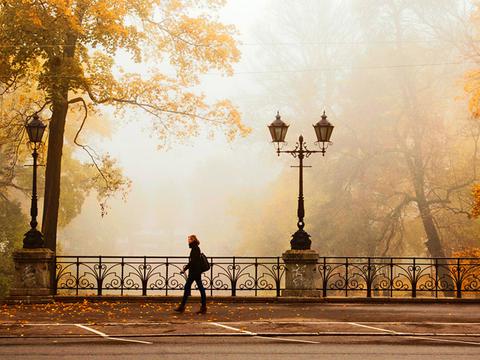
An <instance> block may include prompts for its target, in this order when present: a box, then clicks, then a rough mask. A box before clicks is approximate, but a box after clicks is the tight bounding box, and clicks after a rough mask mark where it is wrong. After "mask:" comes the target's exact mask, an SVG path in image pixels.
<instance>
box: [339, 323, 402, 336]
mask: <svg viewBox="0 0 480 360" xmlns="http://www.w3.org/2000/svg"><path fill="white" fill-rule="evenodd" d="M347 324H350V325H354V326H360V327H363V328H366V329H372V330H377V331H384V332H389V333H392V334H401V333H399V332H396V331H393V330H388V329H382V328H378V327H375V326H368V325H363V324H358V323H354V322H349V323H347Z"/></svg>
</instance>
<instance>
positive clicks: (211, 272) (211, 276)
mask: <svg viewBox="0 0 480 360" xmlns="http://www.w3.org/2000/svg"><path fill="white" fill-rule="evenodd" d="M210 296H213V257H211V258H210Z"/></svg>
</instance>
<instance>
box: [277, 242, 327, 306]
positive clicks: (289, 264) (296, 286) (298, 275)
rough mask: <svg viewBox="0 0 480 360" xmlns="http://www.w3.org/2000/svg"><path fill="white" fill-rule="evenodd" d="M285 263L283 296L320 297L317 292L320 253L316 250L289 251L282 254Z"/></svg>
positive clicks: (319, 293)
mask: <svg viewBox="0 0 480 360" xmlns="http://www.w3.org/2000/svg"><path fill="white" fill-rule="evenodd" d="M282 258H283V261H284V263H285V290H283V291H282V296H299V297H317V296H318V297H319V296H321V291H319V290H316V286H315V277H316V275H317V274H318V272H317V269H316V267H317V260H318V253H317V252H316V251H315V250H287V251H285V252H284V253H283V254H282Z"/></svg>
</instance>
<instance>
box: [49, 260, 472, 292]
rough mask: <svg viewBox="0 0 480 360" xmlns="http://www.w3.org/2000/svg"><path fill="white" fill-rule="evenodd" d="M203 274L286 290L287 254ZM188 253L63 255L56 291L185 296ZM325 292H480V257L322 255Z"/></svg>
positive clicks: (206, 280) (320, 277) (211, 280)
mask: <svg viewBox="0 0 480 360" xmlns="http://www.w3.org/2000/svg"><path fill="white" fill-rule="evenodd" d="M209 260H210V263H211V265H212V266H211V268H210V270H209V271H208V272H206V273H204V274H203V275H202V279H203V284H204V286H205V288H206V289H207V292H209V293H210V295H231V296H237V295H251V296H280V295H281V291H282V290H283V289H285V271H288V269H286V266H285V264H284V263H283V260H282V258H281V257H211V258H209ZM187 261H188V258H187V257H178V256H170V257H161V256H143V257H137V256H122V257H120V256H58V257H57V258H56V281H55V284H56V289H55V290H56V293H57V294H70V295H102V294H103V295H105V294H118V295H129V294H131V295H172V294H177V295H178V294H181V293H182V291H183V284H184V283H185V280H186V276H185V275H183V274H181V273H180V271H181V269H182V268H183V266H184V265H185V264H186V263H187ZM314 271H315V272H316V274H315V278H316V281H317V283H316V287H317V289H318V290H319V293H320V296H323V297H327V296H345V297H349V296H362V297H434V298H437V297H457V298H461V297H465V296H467V297H472V296H480V295H477V294H480V259H479V258H442V259H430V258H399V257H397V258H393V257H388V258H387V257H321V258H320V259H319V260H318V263H317V266H316V267H315V268H314Z"/></svg>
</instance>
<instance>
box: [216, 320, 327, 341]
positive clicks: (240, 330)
mask: <svg viewBox="0 0 480 360" xmlns="http://www.w3.org/2000/svg"><path fill="white" fill-rule="evenodd" d="M207 324H212V325H215V326H219V327H222V328H224V329H228V330H233V331H238V332H241V333H244V334H248V335H252V336H253V337H256V338H259V339H268V340H274V341H275V340H280V341H288V342H299V343H304V344H320V343H319V342H316V341H309V340H298V339H287V338H280V337H270V336H260V335H257V334H256V333H253V332H251V331H248V330H242V329H238V328H235V327H233V326H228V325H224V324H220V323H217V322H207Z"/></svg>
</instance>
